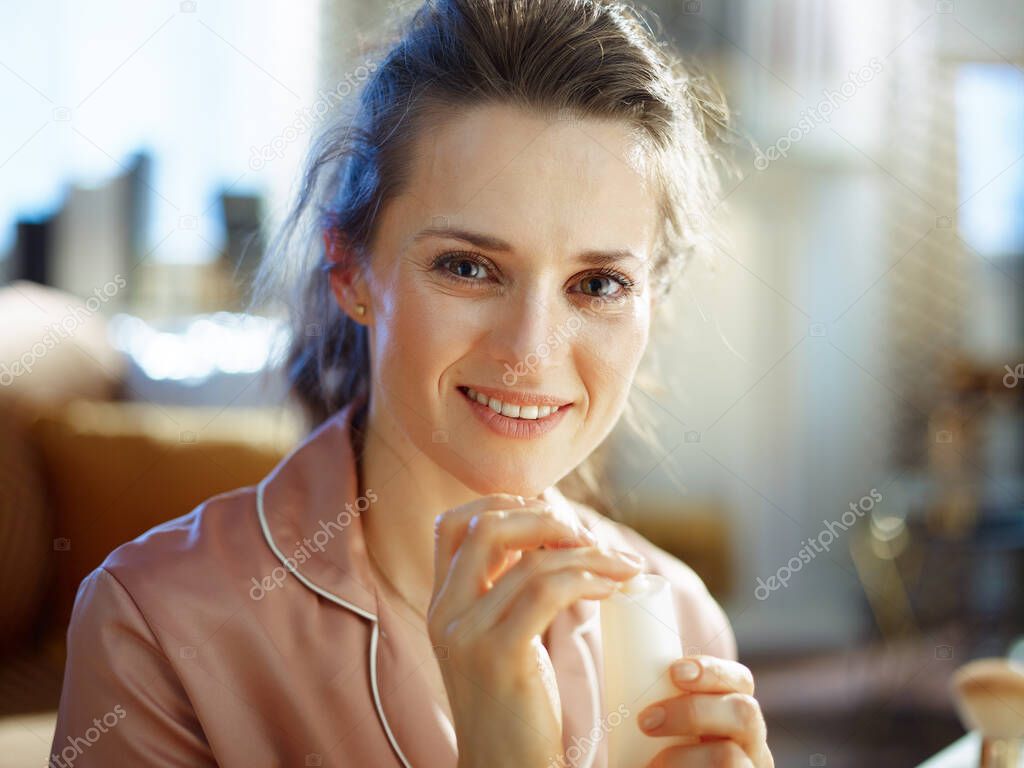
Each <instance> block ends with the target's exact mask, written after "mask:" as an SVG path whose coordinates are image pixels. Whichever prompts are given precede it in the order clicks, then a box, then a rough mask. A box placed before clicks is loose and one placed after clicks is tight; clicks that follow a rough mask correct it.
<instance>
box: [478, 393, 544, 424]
mask: <svg viewBox="0 0 1024 768" xmlns="http://www.w3.org/2000/svg"><path fill="white" fill-rule="evenodd" d="M466 391H467V393H468V394H469V396H470V397H471V398H473V399H474V400H476V401H477V402H478V403H480V404H481V405H486V406H488V407H489V408H490V409H491V410H492V411H494V412H495V413H500V414H501V415H502V416H509V417H511V418H513V419H531V420H533V419H543V418H544V417H545V416H550V415H551V414H552V413H554V412H555V411H557V410H558V408H559V406H557V405H510V404H509V403H503V402H501V400H499V399H498V398H496V397H490V398H489V397H487V395H484V394H481V393H480V392H477V391H476V390H475V389H473V388H472V387H466Z"/></svg>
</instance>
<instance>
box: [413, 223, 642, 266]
mask: <svg viewBox="0 0 1024 768" xmlns="http://www.w3.org/2000/svg"><path fill="white" fill-rule="evenodd" d="M430 237H447V238H452V239H453V240H462V241H464V242H467V243H470V244H472V245H475V246H476V247H477V248H484V249H486V250H489V251H501V252H504V253H511V252H512V251H514V250H515V249H514V248H513V247H512V246H511V245H510V244H509V243H507V242H506V241H504V240H502V239H501V238H499V237H494V236H493V235H486V234H483V233H481V232H472V231H470V230H468V229H457V228H453V227H426V228H425V229H421V230H420V231H419V232H417V233H416V234H415V235H414V236H413V238H412V242H419V241H420V240H426V239H427V238H430ZM628 259H632V260H633V261H640V262H642V261H643V259H641V258H640V257H639V256H637V255H636V254H635V253H633V252H632V251H631V250H629V249H627V248H620V249H613V250H608V251H602V250H587V251H581V252H580V253H578V254H576V260H577V261H582V262H584V263H586V264H591V265H593V266H598V267H600V266H604V265H606V264H614V263H615V262H618V261H625V260H628Z"/></svg>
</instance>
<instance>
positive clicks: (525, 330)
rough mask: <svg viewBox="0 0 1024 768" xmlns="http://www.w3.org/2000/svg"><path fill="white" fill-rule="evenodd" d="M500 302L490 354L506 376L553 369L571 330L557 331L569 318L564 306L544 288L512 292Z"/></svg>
mask: <svg viewBox="0 0 1024 768" xmlns="http://www.w3.org/2000/svg"><path fill="white" fill-rule="evenodd" d="M500 303H501V308H500V310H499V312H498V314H497V316H496V317H495V321H494V327H493V330H492V332H491V334H490V339H491V354H492V355H493V356H494V357H495V358H496V359H497V360H498V361H499V363H501V366H502V370H503V371H505V372H506V377H507V376H508V373H507V372H508V371H509V370H513V371H516V372H517V375H518V376H527V375H530V374H532V373H534V372H536V371H539V370H543V369H545V368H548V367H550V366H552V365H553V364H554V362H555V361H556V360H557V359H559V358H560V357H561V355H562V354H563V353H564V348H565V347H566V345H567V343H568V331H567V330H564V331H563V332H561V333H560V332H559V330H558V329H559V326H560V324H561V325H564V324H565V323H564V321H565V320H566V319H568V317H569V315H570V310H569V309H568V308H566V306H565V303H564V302H561V301H559V299H558V297H557V296H552V295H551V294H550V292H546V291H544V290H543V289H541V288H537V289H532V288H531V289H523V290H516V291H512V292H510V293H509V294H508V295H507V296H506V297H505V299H504V300H503V301H502V302H500ZM504 383H505V384H506V385H508V386H511V384H510V383H509V382H508V381H506V382H504Z"/></svg>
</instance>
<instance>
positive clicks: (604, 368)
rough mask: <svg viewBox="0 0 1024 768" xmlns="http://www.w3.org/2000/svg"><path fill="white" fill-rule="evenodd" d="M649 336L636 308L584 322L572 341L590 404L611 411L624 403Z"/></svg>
mask: <svg viewBox="0 0 1024 768" xmlns="http://www.w3.org/2000/svg"><path fill="white" fill-rule="evenodd" d="M648 334H649V317H648V315H647V313H646V312H645V311H643V309H642V308H641V306H639V305H637V306H634V307H631V308H629V309H628V310H626V311H623V312H621V313H617V314H614V315H610V316H608V317H599V316H595V318H594V319H591V320H585V321H584V323H583V325H582V326H581V328H580V329H579V332H578V333H577V334H576V338H575V341H574V348H575V349H574V352H575V354H574V362H575V365H576V367H577V369H578V371H579V375H580V378H581V379H582V381H583V384H584V386H586V387H587V389H588V391H590V397H591V399H592V400H594V401H596V402H597V403H600V404H602V405H603V406H604V407H611V408H617V407H618V406H619V404H620V403H621V402H623V401H625V398H626V396H627V395H628V393H629V389H630V386H631V385H632V382H633V376H634V374H635V372H636V369H637V367H638V366H639V364H640V360H641V359H642V358H643V355H644V351H645V349H646V347H647V339H648Z"/></svg>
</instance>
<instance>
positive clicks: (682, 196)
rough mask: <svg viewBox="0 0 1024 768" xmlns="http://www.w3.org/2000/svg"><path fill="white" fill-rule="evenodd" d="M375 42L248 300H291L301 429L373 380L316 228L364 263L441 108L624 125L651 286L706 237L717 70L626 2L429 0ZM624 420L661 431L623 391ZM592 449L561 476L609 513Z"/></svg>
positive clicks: (722, 117) (321, 139) (664, 289)
mask: <svg viewBox="0 0 1024 768" xmlns="http://www.w3.org/2000/svg"><path fill="white" fill-rule="evenodd" d="M382 50H383V54H382V56H381V57H380V58H379V60H378V61H377V62H376V64H374V65H372V66H371V67H370V68H369V69H370V70H372V73H371V74H370V76H369V78H368V79H367V80H366V82H365V83H364V84H363V86H362V90H361V92H360V94H359V99H358V103H357V104H356V105H355V108H354V109H353V108H349V109H344V108H339V109H338V110H336V111H337V113H338V114H337V115H335V116H333V117H332V119H331V121H330V124H329V125H327V126H326V129H325V130H324V131H323V132H322V133H321V134H320V135H319V136H318V138H317V139H316V140H315V141H314V142H313V144H312V146H311V148H310V154H309V158H308V161H307V166H306V169H305V173H304V176H303V179H302V183H301V187H300V191H299V194H298V199H297V201H296V203H295V206H294V208H293V209H292V210H291V212H290V214H289V215H288V217H287V219H286V220H285V221H284V223H283V225H282V227H281V229H280V231H279V233H278V234H277V236H276V237H275V238H274V239H273V241H272V243H271V247H270V248H269V250H268V252H267V255H266V257H265V258H264V260H263V262H262V264H261V265H260V268H259V272H258V274H257V276H256V280H255V283H254V291H253V297H252V301H251V308H253V307H259V306H262V305H263V304H264V302H266V301H267V300H268V299H269V300H282V301H284V302H285V303H286V305H287V310H288V313H289V318H290V327H291V337H290V342H289V344H290V347H289V349H288V351H287V354H286V365H287V368H286V371H287V377H288V382H289V385H290V387H291V392H292V394H293V396H294V397H295V398H296V399H297V400H298V402H299V404H300V405H301V407H302V409H303V411H304V413H305V415H306V417H307V419H308V422H309V426H310V427H313V426H316V425H317V424H319V423H320V422H321V421H323V420H324V419H326V418H327V417H329V416H330V415H331V414H333V413H334V412H336V411H337V410H339V409H340V408H342V407H343V406H345V405H346V404H347V403H349V402H350V401H351V400H352V399H353V398H354V397H356V396H357V395H358V394H360V393H368V391H369V389H370V381H369V378H370V360H369V349H368V335H367V329H366V327H365V326H363V325H361V324H359V323H357V322H355V321H353V320H352V319H350V318H349V317H348V316H347V315H346V314H345V313H344V312H343V311H342V310H341V309H340V308H339V307H338V304H337V302H336V301H335V299H334V296H333V294H332V293H331V291H330V288H329V281H328V279H327V277H328V276H327V275H326V274H325V272H324V271H323V269H322V268H321V267H322V265H323V263H324V256H325V254H324V246H323V237H322V236H323V233H324V231H326V230H333V232H334V234H335V235H336V236H338V237H340V238H342V239H343V240H344V241H345V242H346V243H347V244H348V246H349V248H348V251H349V252H350V253H351V255H352V259H353V260H354V262H355V263H354V264H351V265H349V266H355V267H359V266H365V264H366V263H367V261H368V259H369V258H370V246H371V243H372V242H373V238H374V235H375V224H376V221H377V216H378V213H379V212H380V211H381V210H382V209H383V207H384V206H385V205H386V204H387V203H388V201H389V200H391V199H392V198H394V197H395V196H397V195H398V194H400V193H401V191H402V189H403V187H404V185H405V184H406V182H407V178H408V172H409V169H410V167H411V155H410V153H411V148H412V145H413V143H414V141H415V140H416V138H417V137H418V136H419V135H420V134H421V133H422V132H424V131H429V130H431V129H432V128H433V127H435V126H436V125H438V124H439V122H440V121H441V120H443V119H445V117H446V116H450V115H451V114H452V112H453V110H457V109H458V108H460V107H461V108H466V107H470V106H475V105H480V104H485V103H489V104H508V105H517V106H522V107H525V108H529V109H531V110H534V111H537V112H538V113H541V114H543V115H547V116H552V117H557V118H563V119H586V118H598V119H614V120H621V121H624V122H625V123H627V124H628V125H629V126H631V127H632V128H633V130H634V135H635V136H636V138H637V141H638V145H639V146H641V147H642V148H643V151H644V158H645V161H646V167H647V168H649V169H650V172H651V174H652V178H654V179H655V181H656V184H657V187H656V189H657V191H658V199H659V207H660V211H661V213H662V214H663V215H662V226H661V227H660V229H659V232H658V241H657V243H656V248H655V251H654V253H653V262H652V265H651V269H650V275H651V278H652V290H654V291H655V293H656V295H657V296H664V295H665V294H667V293H668V290H669V288H670V287H671V284H672V282H673V279H674V278H675V277H676V276H677V275H678V274H679V273H680V272H681V271H682V268H683V267H684V266H685V265H686V264H687V263H688V262H689V260H690V257H691V256H692V255H693V254H694V253H695V252H697V251H699V250H700V249H701V246H702V245H706V244H707V243H708V242H709V241H710V240H711V237H710V234H711V232H712V230H711V215H710V214H711V211H712V210H713V208H714V207H715V205H716V204H717V202H718V189H719V181H718V175H717V173H716V164H715V160H716V159H717V158H718V154H717V152H716V151H715V147H716V144H717V141H718V140H719V139H721V138H723V137H724V136H725V134H726V133H727V131H728V128H729V125H728V124H729V114H728V110H727V107H726V104H725V101H724V99H723V98H722V95H721V92H720V90H719V89H718V87H717V85H716V84H715V83H714V82H713V80H711V79H710V78H709V77H707V76H705V75H703V74H699V72H700V70H699V69H698V68H697V67H695V66H693V65H692V64H687V65H684V64H683V62H682V60H681V59H680V58H679V57H678V56H677V55H676V54H674V53H672V52H671V51H670V50H669V48H668V45H667V44H666V43H660V42H658V41H656V39H655V35H654V33H653V32H652V31H651V28H650V26H649V25H648V24H647V22H646V21H645V20H644V18H643V17H642V16H641V15H640V14H639V12H637V11H636V10H634V9H633V8H631V7H630V6H628V5H626V4H624V3H620V2H601V1H600V0H428V1H427V2H425V3H424V4H423V5H421V6H420V7H419V8H418V9H417V10H416V12H415V13H414V14H413V15H412V16H411V18H409V19H408V20H407V21H405V22H404V23H403V24H402V25H401V26H400V29H399V35H398V39H397V40H396V41H394V42H392V43H388V44H386V45H385V47H384V48H383V49H382ZM351 103H352V102H350V103H349V104H348V105H347V106H349V107H351ZM342 106H343V107H345V106H346V105H345V104H343V105H342ZM659 305H660V302H659ZM641 381H643V377H642V376H641V375H638V383H640V382H641ZM626 418H627V420H628V421H629V422H630V423H631V425H632V426H633V428H634V429H636V430H637V431H638V432H639V433H641V434H642V435H643V436H644V437H645V438H647V439H648V440H649V441H651V442H655V443H656V442H657V440H656V438H655V437H654V435H653V434H652V433H651V432H650V431H649V430H648V429H647V427H646V425H641V424H640V423H639V421H637V420H636V414H635V413H633V411H632V404H629V405H628V406H627V408H626ZM599 453H600V452H599V451H595V452H594V453H593V454H592V455H591V457H590V458H588V460H587V461H586V462H584V463H583V464H581V465H580V466H579V467H577V468H576V470H575V471H574V472H573V473H572V474H571V475H570V476H569V477H568V478H566V481H564V482H563V484H560V487H561V488H562V490H563V492H565V493H566V494H567V495H570V496H575V497H576V498H577V499H579V500H581V501H585V502H586V503H589V504H591V505H592V506H594V507H595V508H597V509H599V510H600V511H603V512H605V513H607V512H608V510H607V509H606V508H605V505H604V504H602V503H601V502H600V499H599V496H598V477H599V475H598V469H599V466H600V464H601V459H600V456H599Z"/></svg>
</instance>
